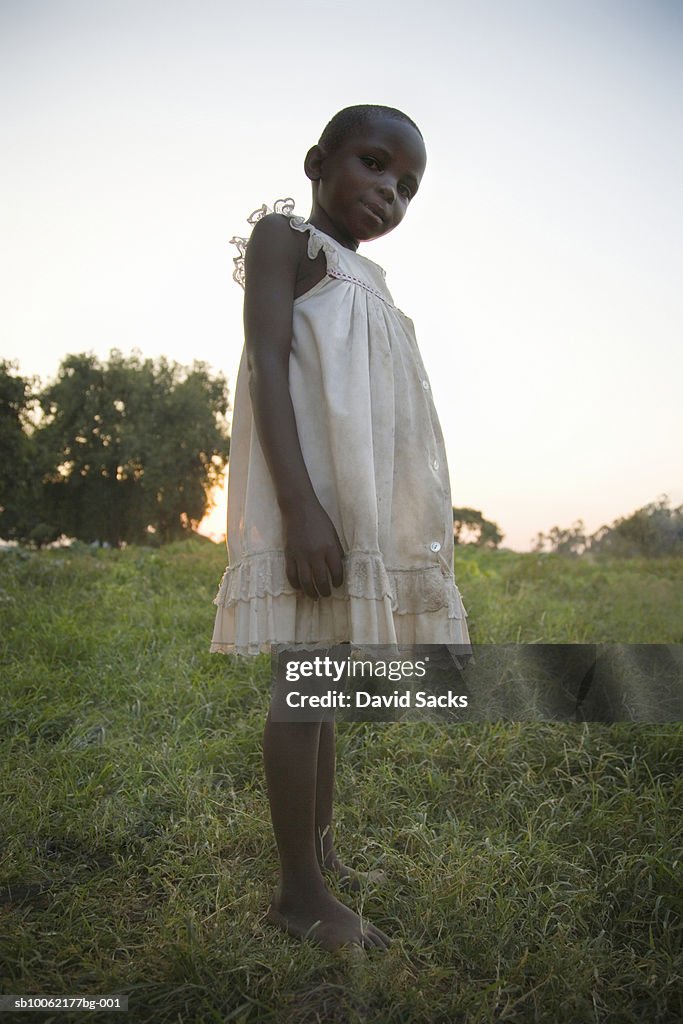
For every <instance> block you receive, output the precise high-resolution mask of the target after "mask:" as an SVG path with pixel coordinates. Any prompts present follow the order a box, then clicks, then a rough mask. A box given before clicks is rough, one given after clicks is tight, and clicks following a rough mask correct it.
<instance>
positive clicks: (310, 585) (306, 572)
mask: <svg viewBox="0 0 683 1024" xmlns="http://www.w3.org/2000/svg"><path fill="white" fill-rule="evenodd" d="M297 568H298V570H299V583H300V584H301V589H302V590H303V592H304V594H305V595H306V597H312V598H313V600H314V601H317V600H318V591H317V590H316V589H315V584H314V582H313V577H312V576H311V569H310V566H309V564H308V562H297Z"/></svg>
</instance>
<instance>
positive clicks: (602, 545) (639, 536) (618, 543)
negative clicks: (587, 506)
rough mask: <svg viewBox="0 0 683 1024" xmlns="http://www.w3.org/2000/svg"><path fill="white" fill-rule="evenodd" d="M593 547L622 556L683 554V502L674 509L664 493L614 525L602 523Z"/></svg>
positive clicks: (595, 534) (605, 552) (591, 546)
mask: <svg viewBox="0 0 683 1024" xmlns="http://www.w3.org/2000/svg"><path fill="white" fill-rule="evenodd" d="M590 550H591V551H592V552H595V553H598V554H609V555H615V556H617V557H622V558H629V557H636V556H645V557H655V558H656V557H658V556H661V555H683V505H679V506H678V508H671V507H670V503H669V498H668V496H667V495H666V494H662V495H660V496H659V498H658V500H657V501H653V502H650V504H648V505H644V506H643V508H639V509H636V511H635V512H632V513H631V515H630V516H624V517H622V518H620V519H616V520H615V521H614V522H613V523H612V525H611V526H601V527H600V529H599V530H596V532H595V533H594V534H593V536H592V538H591V545H590Z"/></svg>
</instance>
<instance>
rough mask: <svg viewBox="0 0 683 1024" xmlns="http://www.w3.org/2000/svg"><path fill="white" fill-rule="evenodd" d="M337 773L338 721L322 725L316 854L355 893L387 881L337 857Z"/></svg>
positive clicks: (316, 794)
mask: <svg viewBox="0 0 683 1024" xmlns="http://www.w3.org/2000/svg"><path fill="white" fill-rule="evenodd" d="M334 774H335V726H334V722H322V723H321V726H320V739H319V741H318V774H317V780H316V791H315V837H316V843H315V847H316V849H315V852H316V856H317V858H318V863H319V864H320V867H321V868H322V869H323V870H326V871H331V872H332V873H333V874H335V875H337V876H338V878H339V879H340V881H342V882H343V883H344V884H345V886H346V887H347V888H349V889H351V890H352V891H354V892H355V891H357V890H358V889H360V888H361V886H362V885H363V884H364V883H365V882H371V883H378V882H381V881H382V880H383V879H384V872H383V871H354V870H353V868H349V867H347V866H346V864H344V863H342V861H341V860H340V859H339V856H338V854H337V850H336V847H335V844H334V833H333V831H332V808H333V804H334Z"/></svg>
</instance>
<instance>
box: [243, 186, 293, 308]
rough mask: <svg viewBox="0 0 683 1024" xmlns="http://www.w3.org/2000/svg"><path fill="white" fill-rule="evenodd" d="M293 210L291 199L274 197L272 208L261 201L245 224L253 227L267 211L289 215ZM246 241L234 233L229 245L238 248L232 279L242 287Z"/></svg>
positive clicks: (247, 239) (246, 239)
mask: <svg viewBox="0 0 683 1024" xmlns="http://www.w3.org/2000/svg"><path fill="white" fill-rule="evenodd" d="M293 210H294V200H293V199H276V200H275V202H274V203H273V208H272V210H271V209H270V207H268V206H266V204H265V203H263V205H262V206H259V208H258V210H254V212H253V213H250V214H249V216H248V217H247V224H251V226H252V227H253V226H254V224H257V223H258V222H259V221H260V220H261V219H262V218H263V217H265V216H266V215H267V214H269V213H281V214H283V215H284V216H285V217H289V216H290V214H291V213H292V212H293ZM302 219H303V218H302ZM248 241H249V238H243V237H242V236H241V235H234V236H233V237H232V238H231V239H230V245H236V246H237V249H238V255H237V256H235V257H234V258H233V261H232V262H233V263H234V264H235V269H234V270H233V272H232V279H233V281H236V282H237V284H238V285H240V287H242V288H244V254H245V253H246V251H247V242H248Z"/></svg>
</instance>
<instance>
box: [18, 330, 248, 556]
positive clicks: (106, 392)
mask: <svg viewBox="0 0 683 1024" xmlns="http://www.w3.org/2000/svg"><path fill="white" fill-rule="evenodd" d="M227 410H228V386H227V382H226V380H225V378H224V377H222V376H221V375H220V374H213V373H211V372H210V370H209V368H208V367H207V366H206V364H204V363H201V362H194V363H192V365H191V366H189V367H185V366H181V365H179V364H178V363H175V362H169V361H168V360H167V359H165V358H161V359H158V360H151V359H143V358H142V357H141V356H140V354H139V353H134V354H133V355H131V356H129V357H124V356H123V355H122V354H121V353H120V352H119V351H117V350H112V352H110V354H109V359H108V360H107V361H105V362H102V361H100V360H99V359H98V358H97V357H96V356H94V355H92V354H85V353H81V354H78V355H69V356H67V357H66V358H65V359H64V360H63V361H62V363H61V365H60V367H59V370H58V373H57V376H56V379H55V380H54V381H52V382H51V383H49V384H47V385H45V386H43V385H41V384H40V382H39V381H38V380H37V379H35V378H27V377H22V376H21V375H20V374H19V373H17V372H16V367H15V366H14V365H13V364H11V363H8V362H6V361H2V362H0V537H2V538H3V539H6V540H16V541H19V542H21V543H29V544H33V545H36V546H38V547H41V546H42V545H44V544H48V543H50V542H51V541H54V540H56V539H57V538H58V537H60V536H62V535H65V536H67V537H73V538H76V539H79V540H83V541H90V542H92V541H98V542H101V543H108V544H110V545H112V546H116V547H118V546H120V545H121V544H123V543H150V542H154V541H157V542H161V543H165V542H167V541H171V540H176V539H179V538H182V537H184V536H187V534H188V533H190V532H192V531H193V530H194V529H195V528H196V526H197V525H198V524H199V522H200V521H201V520H202V519H203V517H204V514H205V513H206V511H207V508H208V506H209V495H210V492H211V489H212V487H214V486H215V484H216V483H218V482H220V479H221V477H222V474H223V470H224V468H225V465H226V463H227V460H228V454H229V449H230V440H229V436H228V431H227V425H226V422H225V415H226V413H227Z"/></svg>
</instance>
